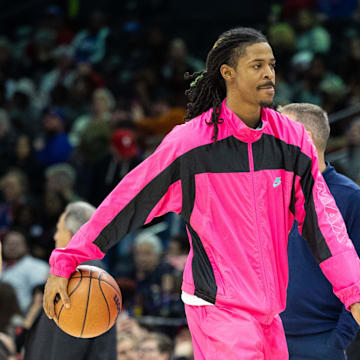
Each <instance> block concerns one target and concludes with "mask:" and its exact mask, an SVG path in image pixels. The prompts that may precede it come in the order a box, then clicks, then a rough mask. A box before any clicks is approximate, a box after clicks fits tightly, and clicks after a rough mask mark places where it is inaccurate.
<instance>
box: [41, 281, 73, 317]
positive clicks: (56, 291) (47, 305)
mask: <svg viewBox="0 0 360 360" xmlns="http://www.w3.org/2000/svg"><path fill="white" fill-rule="evenodd" d="M68 282H69V279H66V278H63V277H60V276H56V275H53V274H50V275H49V278H48V280H47V282H46V285H45V291H44V299H43V308H44V311H45V314H46V316H47V317H48V318H49V319H56V315H55V300H56V297H57V296H60V298H61V300H62V302H63V303H64V305H65V307H66V308H69V307H70V298H69V296H68V293H67V287H68Z"/></svg>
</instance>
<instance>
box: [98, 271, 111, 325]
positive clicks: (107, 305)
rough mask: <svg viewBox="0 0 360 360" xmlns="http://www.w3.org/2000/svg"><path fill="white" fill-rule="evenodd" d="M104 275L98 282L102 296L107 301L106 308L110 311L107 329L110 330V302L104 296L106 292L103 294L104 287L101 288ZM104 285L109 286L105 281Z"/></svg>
mask: <svg viewBox="0 0 360 360" xmlns="http://www.w3.org/2000/svg"><path fill="white" fill-rule="evenodd" d="M102 274H103V273H101V274H100V276H99V278H98V282H99V288H100V291H101V293H102V296H103V297H104V300H105V302H106V307H107V309H108V315H109V317H108V326H107V329H106V330H108V329H109V327H110V306H109V303H108V301H107V299H106V297H105V294H104V292H103V289H102V287H101V281H102V280H101V276H102ZM104 283H106V284H107V282H106V281H104Z"/></svg>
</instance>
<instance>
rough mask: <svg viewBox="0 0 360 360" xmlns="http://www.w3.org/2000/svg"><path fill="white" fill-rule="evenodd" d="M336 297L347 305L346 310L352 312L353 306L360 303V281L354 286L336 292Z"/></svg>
mask: <svg viewBox="0 0 360 360" xmlns="http://www.w3.org/2000/svg"><path fill="white" fill-rule="evenodd" d="M335 295H336V296H337V297H338V298H339V299H340V300H341V302H342V303H343V304H344V305H345V308H346V309H347V310H349V311H350V306H351V305H353V304H355V303H356V302H360V281H359V282H357V283H356V284H354V285H352V286H349V287H347V288H345V289H342V290H340V291H337V292H335Z"/></svg>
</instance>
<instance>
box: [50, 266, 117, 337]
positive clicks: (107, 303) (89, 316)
mask: <svg viewBox="0 0 360 360" xmlns="http://www.w3.org/2000/svg"><path fill="white" fill-rule="evenodd" d="M68 295H69V298H70V302H71V306H70V308H69V309H67V308H65V306H64V304H63V302H62V301H61V299H60V297H59V298H58V299H57V300H56V304H55V313H56V318H57V319H56V323H57V325H58V326H59V327H60V329H62V330H63V331H65V332H66V333H67V334H69V335H72V336H75V337H79V338H91V337H95V336H98V335H101V334H103V333H105V332H106V331H107V330H109V329H110V328H111V327H112V326H113V325H114V324H115V321H116V318H117V316H118V314H119V312H120V310H121V305H122V297H121V292H120V289H119V286H118V285H117V283H116V281H115V280H114V278H113V277H112V276H111V275H109V274H108V273H107V272H106V271H105V270H103V269H100V268H99V267H96V266H90V265H79V266H78V267H77V268H76V270H75V272H74V273H72V275H71V277H70V279H69V284H68Z"/></svg>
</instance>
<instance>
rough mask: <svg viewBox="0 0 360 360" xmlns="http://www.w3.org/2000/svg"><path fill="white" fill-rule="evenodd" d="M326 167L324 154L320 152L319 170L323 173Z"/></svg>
mask: <svg viewBox="0 0 360 360" xmlns="http://www.w3.org/2000/svg"><path fill="white" fill-rule="evenodd" d="M325 169H326V162H325V158H324V155H323V154H319V171H320V172H321V173H323V172H324V171H325Z"/></svg>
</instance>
